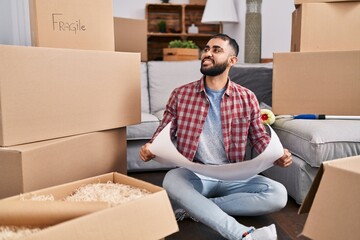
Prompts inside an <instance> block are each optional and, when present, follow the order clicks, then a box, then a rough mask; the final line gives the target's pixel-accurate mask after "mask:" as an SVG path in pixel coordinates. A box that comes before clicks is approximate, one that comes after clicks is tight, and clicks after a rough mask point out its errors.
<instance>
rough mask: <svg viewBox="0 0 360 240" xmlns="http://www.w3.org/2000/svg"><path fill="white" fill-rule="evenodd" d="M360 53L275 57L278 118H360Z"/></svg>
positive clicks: (289, 54) (273, 98) (347, 52)
mask: <svg viewBox="0 0 360 240" xmlns="http://www.w3.org/2000/svg"><path fill="white" fill-rule="evenodd" d="M359 59H360V51H339V52H336V51H333V52H305V53H275V54H274V65H273V90H272V91H273V92H272V110H273V112H274V113H275V114H277V115H280V114H294V115H296V114H308V113H309V114H327V115H350V116H360V104H358V103H359V102H360V68H359V66H360V65H359V63H360V62H359Z"/></svg>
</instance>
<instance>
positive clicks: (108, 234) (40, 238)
mask: <svg viewBox="0 0 360 240" xmlns="http://www.w3.org/2000/svg"><path fill="white" fill-rule="evenodd" d="M107 181H113V182H118V183H123V184H128V185H132V186H135V187H139V188H145V189H147V190H149V191H150V192H152V194H150V195H148V196H145V197H143V198H140V199H136V200H133V201H130V202H128V203H125V204H121V205H118V206H116V207H113V208H107V209H105V210H101V211H97V212H94V213H91V214H88V215H84V216H82V217H78V218H74V219H72V220H69V221H66V222H63V223H60V224H57V225H54V226H52V227H49V228H46V229H44V230H42V231H40V232H37V233H34V234H32V235H29V236H28V237H25V238H23V239H37V240H48V239H52V240H62V239H67V240H80V239H82V240H99V239H107V240H118V239H134V240H144V239H149V240H150V239H151V240H158V239H161V238H163V237H165V236H168V235H170V234H172V233H174V232H176V231H178V230H179V229H178V225H177V222H176V220H175V217H174V213H173V210H172V207H171V204H170V201H169V198H168V196H167V193H166V191H165V190H164V189H163V188H161V187H158V186H155V185H152V184H150V183H147V182H144V181H141V180H137V179H134V178H131V177H128V176H126V175H122V174H119V173H109V174H104V175H100V176H96V177H92V178H87V179H84V180H80V181H75V182H72V183H68V184H62V185H59V186H55V187H50V188H46V189H42V190H38V191H34V192H31V193H26V194H25V195H23V197H25V198H28V197H29V196H31V195H33V194H37V195H42V194H44V195H46V194H53V195H54V197H55V199H61V198H63V197H64V196H68V195H69V194H70V193H72V192H73V191H74V190H75V189H76V188H78V187H80V186H82V185H85V184H89V183H94V182H107ZM19 199H20V196H15V197H11V198H7V199H5V200H2V201H0V205H1V204H2V203H4V202H7V203H8V202H13V201H18V200H19ZM0 209H1V208H0Z"/></svg>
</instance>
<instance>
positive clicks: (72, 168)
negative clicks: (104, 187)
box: [0, 128, 127, 198]
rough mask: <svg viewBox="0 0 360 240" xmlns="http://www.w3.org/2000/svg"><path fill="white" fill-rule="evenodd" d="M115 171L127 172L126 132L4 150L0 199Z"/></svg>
mask: <svg viewBox="0 0 360 240" xmlns="http://www.w3.org/2000/svg"><path fill="white" fill-rule="evenodd" d="M112 171H117V172H121V173H126V171H127V162H126V128H120V129H115V130H108V131H102V132H93V133H88V134H82V135H77V136H73V137H66V138H59V139H55V140H48V141H42V142H36V143H31V144H24V145H18V146H14V147H7V148H0V176H1V177H0V198H4V197H9V196H13V195H16V194H20V193H24V192H28V191H33V190H37V189H41V188H44V187H49V186H54V185H58V184H63V183H66V182H71V181H75V180H79V179H83V178H87V177H92V176H96V175H99V174H104V173H108V172H112Z"/></svg>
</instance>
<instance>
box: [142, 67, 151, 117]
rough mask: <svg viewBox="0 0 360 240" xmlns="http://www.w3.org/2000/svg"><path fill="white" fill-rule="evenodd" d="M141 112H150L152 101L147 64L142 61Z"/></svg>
mask: <svg viewBox="0 0 360 240" xmlns="http://www.w3.org/2000/svg"><path fill="white" fill-rule="evenodd" d="M140 77H141V112H146V113H150V101H149V91H148V77H147V64H146V63H145V62H142V63H141V75H140Z"/></svg>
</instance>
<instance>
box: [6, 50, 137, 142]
mask: <svg viewBox="0 0 360 240" xmlns="http://www.w3.org/2000/svg"><path fill="white" fill-rule="evenodd" d="M0 55H1V56H2V57H1V59H0V72H1V75H0V85H1V88H0V97H1V99H0V104H1V109H0V146H11V145H18V144H23V143H30V142H35V141H42V140H47V139H53V138H58V137H65V136H70V135H76V134H82V133H88V132H94V131H101V130H106V129H113V128H120V127H124V126H127V125H131V124H137V123H139V122H140V54H139V53H119V52H110V51H92V50H72V49H60V48H41V47H24V46H6V45H0Z"/></svg>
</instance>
